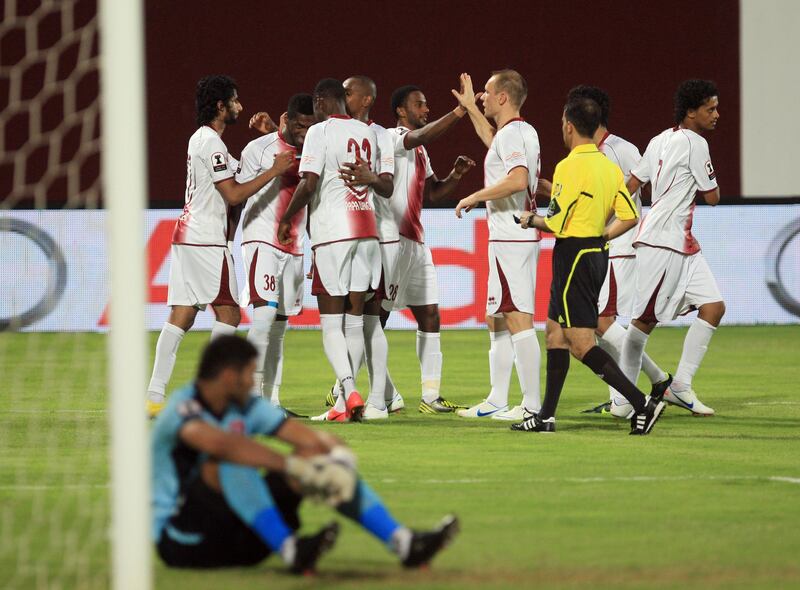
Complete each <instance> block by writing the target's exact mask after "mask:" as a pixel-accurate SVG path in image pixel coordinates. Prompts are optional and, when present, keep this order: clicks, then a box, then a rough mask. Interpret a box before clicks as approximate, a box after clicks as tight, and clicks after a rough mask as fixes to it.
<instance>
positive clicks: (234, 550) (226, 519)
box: [158, 474, 302, 568]
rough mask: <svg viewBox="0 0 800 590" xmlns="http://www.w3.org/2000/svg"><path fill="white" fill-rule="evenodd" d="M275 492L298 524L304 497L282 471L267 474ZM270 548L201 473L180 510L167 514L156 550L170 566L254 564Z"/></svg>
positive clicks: (292, 524) (284, 510)
mask: <svg viewBox="0 0 800 590" xmlns="http://www.w3.org/2000/svg"><path fill="white" fill-rule="evenodd" d="M266 481H267V485H268V486H269V490H270V493H271V494H272V498H273V500H274V501H275V504H276V506H277V507H278V510H280V512H281V515H282V516H283V518H284V520H285V521H286V524H287V525H288V526H289V528H291V529H293V530H297V529H299V528H300V519H299V517H298V514H297V509H298V507H299V505H300V500H301V499H302V497H301V496H300V495H298V494H296V493H295V492H294V491H293V490H292V489H291V488H289V486H288V484H287V482H286V479H284V477H283V476H282V475H279V474H277V475H276V474H268V475H267V477H266ZM270 553H271V551H270V548H269V547H267V546H266V545H265V544H264V542H263V541H262V540H261V538H260V537H258V535H256V534H255V532H253V530H252V529H251V528H250V527H248V526H247V525H246V524H245V523H244V522H242V520H241V519H240V518H239V517H238V516H237V515H236V513H234V512H233V510H231V509H230V507H229V506H228V503H227V502H226V501H225V498H224V497H223V496H222V494H220V493H218V492H215V491H214V490H212V489H211V488H209V487H208V486H207V485H206V484H205V483H204V482H203V481H202V478H200V477H197V479H195V480H194V481H193V482H192V483H191V484H189V487H188V489H187V490H186V495H185V500H184V502H183V504H182V505H181V506H180V511H179V512H178V513H177V514H176V515H174V516H173V517H172V518H170V519H169V522H167V526H166V527H164V531H163V532H162V533H161V538H160V539H159V541H158V554H159V556H160V557H161V559H162V560H163V561H164V563H166V564H167V565H168V566H170V567H182V568H216V567H236V566H249V565H255V564H257V563H259V562H261V561H263V560H264V559H265V558H266V557H267V556H268V555H269V554H270Z"/></svg>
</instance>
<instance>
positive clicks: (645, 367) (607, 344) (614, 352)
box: [598, 322, 669, 404]
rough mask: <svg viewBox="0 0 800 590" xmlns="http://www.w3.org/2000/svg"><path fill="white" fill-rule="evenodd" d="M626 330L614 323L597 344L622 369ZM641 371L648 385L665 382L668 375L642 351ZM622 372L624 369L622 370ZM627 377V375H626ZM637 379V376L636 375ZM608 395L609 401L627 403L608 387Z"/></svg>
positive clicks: (621, 396)
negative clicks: (609, 395)
mask: <svg viewBox="0 0 800 590" xmlns="http://www.w3.org/2000/svg"><path fill="white" fill-rule="evenodd" d="M627 333H628V332H627V330H626V329H625V328H623V327H622V326H621V325H619V324H618V323H617V322H614V323H613V324H611V325H610V326H609V327H608V330H606V332H605V334H603V336H602V337H601V338H600V340H599V341H598V344H599V345H600V348H602V349H603V350H605V351H606V352H607V353H608V354H610V355H611V358H613V359H614V361H616V363H617V364H618V365H619V366H620V367H622V362H621V359H622V347H623V346H624V344H625V336H626V335H627ZM641 370H642V371H644V374H645V375H647V378H648V379H649V380H650V383H660V382H661V381H665V380H666V379H667V377H669V375H667V373H666V372H665V371H664V370H663V369H662V368H661V367H659V366H658V365H657V364H656V363H655V361H653V359H651V358H650V356H649V355H648V354H647V352H644V351H642V368H641ZM623 371H624V369H623ZM626 376H627V373H626ZM637 378H638V374H637ZM608 391H609V393H610V394H611V399H612V400H614V399H616V400H617V402H618V403H619V404H624V403H628V402H627V400H625V398H624V397H623V395H622V394H621V393H619V392H618V391H617V390H616V389H614V388H613V387H611V386H609V388H608Z"/></svg>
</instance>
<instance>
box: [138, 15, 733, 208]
mask: <svg viewBox="0 0 800 590" xmlns="http://www.w3.org/2000/svg"><path fill="white" fill-rule="evenodd" d="M146 19H147V31H146V36H147V37H146V47H147V84H148V87H147V108H148V121H149V126H148V135H149V173H150V195H151V201H152V203H153V204H154V205H158V206H164V207H178V206H181V204H182V202H183V187H184V183H185V178H184V175H185V152H186V143H187V141H188V138H189V136H190V135H191V134H192V133H193V131H194V128H195V126H194V107H193V100H194V85H195V83H196V81H197V80H198V79H199V78H200V77H202V76H204V75H206V74H209V73H226V74H229V75H231V76H233V77H234V78H236V80H237V81H238V83H239V86H240V95H241V99H242V104H243V105H244V108H245V112H244V113H243V115H242V117H241V121H240V123H239V124H238V125H236V126H234V127H231V128H229V129H228V130H227V131H226V133H225V136H224V140H225V142H226V143H227V145H228V148H229V149H230V151H231V153H232V154H234V155H235V156H237V157H238V155H239V153H240V151H241V149H242V148H243V147H244V145H245V144H246V143H247V141H249V140H250V139H252V138H253V137H255V134H254V133H253V132H252V131H249V130H248V129H247V121H248V120H249V118H250V115H251V114H252V113H254V112H256V111H258V110H268V111H269V112H270V114H272V115H273V116H274V117H275V118H276V120H277V117H278V116H279V115H280V113H281V112H283V110H284V109H285V105H286V101H287V99H288V97H289V96H290V95H291V94H293V93H295V92H301V91H306V92H310V91H311V89H312V88H313V86H314V84H315V83H316V81H317V80H318V79H319V78H322V77H328V76H331V77H337V78H341V79H344V78H346V77H347V76H348V75H350V74H355V73H363V74H366V75H369V76H371V77H372V78H373V79H374V80H375V81H376V82H377V85H378V102H377V106H376V108H375V109H374V110H373V118H374V119H375V120H376V121H378V122H380V123H382V124H383V125H384V126H387V127H391V126H394V121H393V119H392V118H391V116H390V108H389V97H390V95H391V92H392V90H393V89H394V88H396V87H398V86H400V85H402V84H409V83H413V84H417V85H419V86H420V87H422V89H423V90H424V92H425V94H426V97H427V99H428V102H429V105H430V107H431V110H432V113H431V120H432V118H434V117H437V116H440V115H442V114H444V113H445V112H447V111H448V110H449V109H451V108H453V106H454V104H455V103H454V99H453V98H452V96H451V94H450V89H451V88H455V87H456V84H457V76H458V74H459V73H460V72H469V73H470V74H471V75H472V77H473V80H474V81H475V83H476V86H482V85H483V83H484V82H485V80H486V79H487V78H488V76H489V74H490V72H491V70H493V69H498V68H502V67H513V68H515V69H517V70H519V71H520V72H521V73H522V75H523V76H525V78H526V79H527V82H528V86H529V95H528V100H527V102H526V103H525V105H524V107H523V116H524V117H525V118H526V119H527V120H528V121H530V122H531V123H532V124H533V125H534V127H536V129H537V131H538V132H539V138H540V141H541V145H542V174H543V175H544V176H545V177H550V176H551V174H552V170H553V168H554V166H555V164H556V163H557V162H558V161H559V160H560V159H561V158H563V157H564V156H565V149H564V147H563V144H562V142H561V123H560V117H561V108H562V106H563V103H564V97H565V95H566V92H567V91H568V90H569V88H570V87H572V86H573V85H575V84H579V83H587V84H595V85H598V86H601V87H603V88H605V89H607V91H608V92H609V94H610V95H611V99H612V113H611V121H610V127H611V130H612V131H613V132H615V133H617V134H619V135H621V136H623V137H625V138H627V139H629V140H630V141H632V142H634V143H635V144H636V145H638V146H639V148H640V149H641V150H642V151H644V148H645V147H646V145H647V142H648V141H649V139H650V138H651V137H652V136H654V135H656V134H657V133H659V132H660V131H662V130H663V129H665V128H666V127H668V126H670V125H671V124H672V96H673V93H674V91H675V88H676V87H677V85H678V84H679V83H680V82H681V81H682V80H684V79H686V78H692V77H699V78H710V79H713V80H715V81H716V82H717V84H718V86H719V91H720V112H721V120H720V123H719V127H718V129H717V130H716V131H715V132H714V133H713V134H712V135H710V136H709V143H710V147H711V154H712V158H713V160H714V164H715V167H716V169H717V175H718V178H719V182H720V186H721V188H722V193H723V195H738V194H739V192H740V173H739V167H740V162H739V134H740V124H739V120H740V117H739V24H738V19H739V5H738V2H737V0H715V1H714V2H706V3H702V2H696V1H689V0H673V1H672V2H668V3H667V2H640V1H639V2H637V1H632V0H620V1H611V2H602V3H586V2H574V1H562V2H554V1H548V2H535V3H534V2H524V1H520V0H509V1H506V2H495V3H492V2H465V1H461V2H451V1H441V2H420V1H416V0H412V1H407V2H350V3H340V4H338V5H336V4H329V3H325V4H323V3H321V2H320V3H318V2H305V3H300V2H295V3H274V2H263V1H257V0H240V1H237V2H228V3H223V2H212V1H208V0H201V1H197V2H185V1H180V2H177V1H176V2H163V1H156V0H149V1H148V2H147V3H146ZM429 151H430V154H431V158H432V161H433V165H434V169H435V170H436V172H437V174H438V175H439V176H444V175H446V174H447V173H448V172H449V170H450V166H451V165H452V162H453V160H454V159H455V157H456V156H457V155H458V154H460V153H463V154H466V155H469V156H471V157H472V158H474V159H475V160H476V161H478V162H482V159H483V156H484V154H485V148H484V147H483V146H482V144H481V143H480V142H479V140H478V139H477V137H476V136H475V134H474V132H473V130H472V126H471V124H470V123H469V121H468V120H464V121H462V122H461V123H460V124H459V126H458V127H456V129H454V130H453V132H451V133H450V134H449V135H448V136H445V137H443V138H441V139H440V140H439V141H438V142H436V143H435V144H432V145H431V146H430V148H429ZM481 182H482V173H481V172H480V171H477V172H473V173H472V174H471V175H470V177H469V180H468V181H467V179H465V181H464V183H465V186H464V190H463V191H459V194H460V195H461V196H464V194H466V192H467V191H468V190H472V189H475V188H478V186H479V185H480V183H481ZM462 193H463V194H462Z"/></svg>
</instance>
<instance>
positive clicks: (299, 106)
mask: <svg viewBox="0 0 800 590" xmlns="http://www.w3.org/2000/svg"><path fill="white" fill-rule="evenodd" d="M298 115H309V116H313V115H314V99H313V98H312V97H311V95H310V94H304V93H300V94H295V95H294V96H293V97H292V98H290V99H289V106H287V107H286V116H287V117H288V118H290V119H292V120H295V119H297V116H298Z"/></svg>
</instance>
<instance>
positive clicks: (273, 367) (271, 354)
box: [263, 320, 289, 406]
mask: <svg viewBox="0 0 800 590" xmlns="http://www.w3.org/2000/svg"><path fill="white" fill-rule="evenodd" d="M288 323H289V322H288V321H287V320H276V321H274V322H272V326H271V327H270V329H269V340H268V342H267V352H266V354H265V355H264V386H263V390H264V391H265V392H268V393H269V394H270V401H271V402H272V403H273V404H275V405H276V406H279V405H281V400H280V391H281V382H282V381H283V339H284V336H285V335H286V325H287V324H288Z"/></svg>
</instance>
